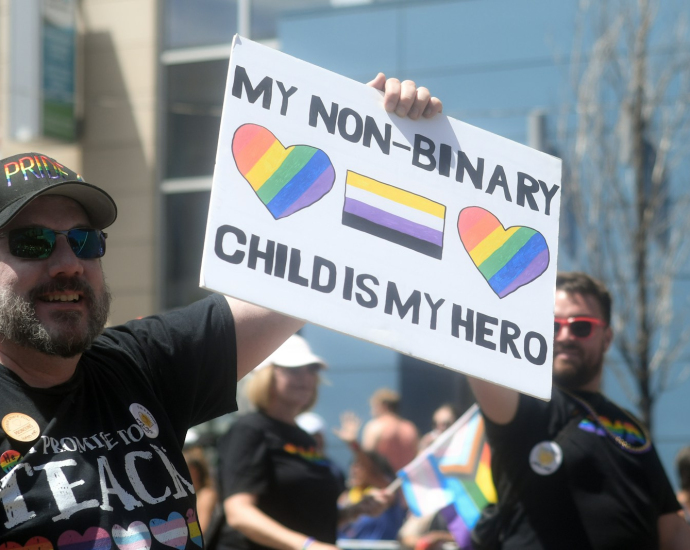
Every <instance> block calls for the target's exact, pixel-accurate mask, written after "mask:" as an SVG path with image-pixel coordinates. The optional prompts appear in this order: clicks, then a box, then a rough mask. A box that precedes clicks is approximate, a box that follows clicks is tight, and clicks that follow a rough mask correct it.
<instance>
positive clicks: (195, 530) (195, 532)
mask: <svg viewBox="0 0 690 550" xmlns="http://www.w3.org/2000/svg"><path fill="white" fill-rule="evenodd" d="M188 525H189V536H190V537H192V538H194V537H198V536H201V529H199V524H198V523H197V522H196V521H195V522H194V523H189V524H188Z"/></svg>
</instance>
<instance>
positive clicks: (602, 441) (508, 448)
mask: <svg viewBox="0 0 690 550" xmlns="http://www.w3.org/2000/svg"><path fill="white" fill-rule="evenodd" d="M556 289H557V290H556V304H555V317H556V318H555V327H554V328H555V335H554V359H553V379H554V382H555V384H556V387H554V389H553V393H552V398H551V401H550V402H543V401H538V400H536V399H533V398H531V397H527V396H525V395H522V394H519V393H517V392H515V391H513V390H509V389H506V388H503V387H499V386H496V385H493V384H490V383H488V382H485V381H482V380H477V379H470V383H471V386H472V389H473V391H474V394H475V396H476V398H477V401H478V402H479V405H480V407H481V410H482V412H483V414H484V417H485V419H486V421H487V422H486V432H487V436H488V438H489V442H490V444H491V448H492V453H493V455H492V472H493V476H494V482H495V484H496V488H497V491H498V494H499V510H500V512H499V513H500V514H501V519H500V520H498V522H497V523H496V525H495V528H496V529H500V530H502V532H503V536H504V542H503V548H505V549H508V548H511V549H512V548H515V549H517V548H530V549H532V548H534V549H542V548H543V549H548V548H558V549H564V548H573V549H578V550H579V549H584V548H592V549H596V548H626V549H630V548H640V549H642V548H662V549H674V548H677V549H681V548H690V528H689V527H688V525H687V524H686V523H685V522H684V521H683V520H682V518H681V517H680V516H678V514H677V511H678V509H679V505H678V502H677V501H676V498H675V495H674V493H673V489H672V488H671V485H670V483H669V481H668V479H667V478H666V475H665V473H664V469H663V467H662V465H661V462H660V461H659V458H658V456H657V454H656V451H655V450H654V448H653V446H652V443H651V440H650V437H649V434H648V433H647V431H646V430H645V429H644V427H643V426H642V425H641V424H640V422H639V421H637V419H635V418H634V417H633V416H632V415H631V414H629V413H627V412H626V411H624V410H623V409H621V408H619V407H617V406H616V405H614V404H613V403H612V402H611V401H609V400H608V399H606V397H604V396H603V395H602V394H601V393H599V389H600V386H601V378H602V367H603V363H604V354H605V353H606V350H607V349H608V347H609V346H610V344H611V341H612V339H613V332H612V329H611V326H610V320H611V296H610V294H609V292H608V291H607V290H606V288H605V287H604V286H603V285H602V284H601V283H599V282H598V281H596V280H594V279H592V278H590V277H588V276H587V275H585V274H582V273H561V274H559V276H558V278H557V279H556Z"/></svg>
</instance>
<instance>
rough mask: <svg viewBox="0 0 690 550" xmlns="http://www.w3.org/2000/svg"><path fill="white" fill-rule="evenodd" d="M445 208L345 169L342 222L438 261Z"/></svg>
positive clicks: (440, 253)
mask: <svg viewBox="0 0 690 550" xmlns="http://www.w3.org/2000/svg"><path fill="white" fill-rule="evenodd" d="M445 219H446V207H445V206H443V205H442V204H439V203H437V202H434V201H432V200H430V199H427V198H426V197H422V196H421V195H415V194H414V193H410V192H409V191H405V190H403V189H399V188H397V187H393V186H392V185H388V184H386V183H381V182H380V181H377V180H375V179H372V178H368V177H367V176H363V175H361V174H357V173H356V172H352V171H350V170H348V172H347V178H346V183H345V205H344V207H343V219H342V222H343V225H346V226H348V227H351V228H353V229H358V230H359V231H363V232H364V233H369V234H370V235H373V236H375V237H379V238H380V239H385V240H387V241H389V242H392V243H395V244H397V245H400V246H404V247H405V248H409V249H410V250H414V251H416V252H420V253H422V254H425V255H427V256H431V257H432V258H436V259H437V260H440V259H441V257H442V255H443V230H444V225H445Z"/></svg>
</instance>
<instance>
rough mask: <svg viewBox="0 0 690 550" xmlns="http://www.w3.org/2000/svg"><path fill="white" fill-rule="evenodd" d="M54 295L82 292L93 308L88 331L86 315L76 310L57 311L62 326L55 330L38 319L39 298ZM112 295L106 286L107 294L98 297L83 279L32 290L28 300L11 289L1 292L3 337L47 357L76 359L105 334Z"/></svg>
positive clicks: (1, 328) (53, 317)
mask: <svg viewBox="0 0 690 550" xmlns="http://www.w3.org/2000/svg"><path fill="white" fill-rule="evenodd" d="M51 292H53V293H54V292H79V293H81V295H82V296H81V298H80V299H81V300H86V301H87V303H88V305H89V310H88V313H87V323H86V328H85V329H80V328H79V325H80V324H81V322H82V314H81V313H79V312H75V311H64V312H56V313H53V314H52V319H53V320H54V321H56V322H58V323H60V327H59V328H57V329H54V330H51V331H48V329H47V328H46V327H45V326H43V325H42V324H41V322H40V321H39V319H38V317H37V316H36V308H35V307H34V303H35V301H36V300H37V299H38V296H43V295H45V294H47V293H51ZM110 300H111V296H110V292H109V291H108V287H107V285H104V290H103V293H102V294H101V295H100V296H96V294H95V292H94V291H93V288H92V287H91V285H89V284H88V283H87V282H85V281H84V280H83V279H78V278H72V279H62V280H57V281H54V282H51V283H47V284H44V285H41V286H38V287H36V288H34V289H32V290H31V292H30V293H29V297H28V299H26V298H24V297H23V296H20V295H18V294H16V293H15V292H14V291H13V290H12V289H11V288H2V289H0V337H4V338H5V339H7V340H9V341H11V342H13V343H15V344H17V345H19V346H22V347H25V348H30V349H34V350H36V351H38V352H40V353H45V354H47V355H55V356H59V357H66V358H67V357H74V356H75V355H78V354H80V353H83V352H84V351H85V350H87V349H88V348H89V347H91V344H93V341H94V340H95V339H96V337H97V336H98V335H99V334H100V333H101V332H103V327H105V323H106V322H107V320H108V313H109V312H110Z"/></svg>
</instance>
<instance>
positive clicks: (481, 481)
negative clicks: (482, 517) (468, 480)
mask: <svg viewBox="0 0 690 550" xmlns="http://www.w3.org/2000/svg"><path fill="white" fill-rule="evenodd" d="M475 481H476V482H477V486H478V487H479V489H480V490H481V492H482V493H484V496H485V497H486V500H488V501H489V502H496V501H497V500H498V497H497V496H496V488H495V487H494V482H493V480H492V478H491V468H489V467H488V466H487V465H486V464H482V463H481V462H480V463H479V464H478V465H477V477H476V478H475Z"/></svg>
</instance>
